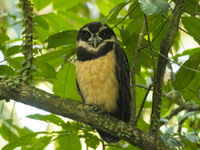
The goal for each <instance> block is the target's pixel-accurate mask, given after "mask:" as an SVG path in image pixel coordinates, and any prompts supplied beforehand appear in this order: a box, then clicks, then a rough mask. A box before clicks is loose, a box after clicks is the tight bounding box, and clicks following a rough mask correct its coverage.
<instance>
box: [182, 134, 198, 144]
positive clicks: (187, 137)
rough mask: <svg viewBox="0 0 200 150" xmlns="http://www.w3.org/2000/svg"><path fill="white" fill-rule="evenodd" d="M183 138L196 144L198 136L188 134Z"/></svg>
mask: <svg viewBox="0 0 200 150" xmlns="http://www.w3.org/2000/svg"><path fill="white" fill-rule="evenodd" d="M185 138H186V139H188V140H189V141H190V142H192V143H196V142H197V141H198V139H199V137H198V135H195V134H191V133H188V134H186V135H185Z"/></svg>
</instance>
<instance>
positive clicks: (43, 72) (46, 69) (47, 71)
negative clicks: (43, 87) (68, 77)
mask: <svg viewBox="0 0 200 150" xmlns="http://www.w3.org/2000/svg"><path fill="white" fill-rule="evenodd" d="M36 66H37V70H36V74H37V75H40V76H42V77H45V78H47V79H51V78H53V79H54V78H56V71H55V69H54V68H53V67H52V66H51V65H49V64H48V63H45V62H40V63H36Z"/></svg>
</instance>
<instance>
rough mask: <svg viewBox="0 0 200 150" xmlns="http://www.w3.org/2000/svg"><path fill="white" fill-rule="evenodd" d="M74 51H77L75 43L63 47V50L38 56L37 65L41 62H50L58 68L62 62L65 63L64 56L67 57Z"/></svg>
mask: <svg viewBox="0 0 200 150" xmlns="http://www.w3.org/2000/svg"><path fill="white" fill-rule="evenodd" d="M74 53H75V46H74V45H71V46H67V47H63V49H61V50H57V51H53V52H49V53H46V54H43V55H41V56H38V57H36V65H37V66H39V65H40V63H48V64H49V65H51V66H53V67H54V68H56V67H58V66H60V65H61V64H63V62H64V56H65V57H66V59H67V58H69V57H70V56H71V55H73V54H74Z"/></svg>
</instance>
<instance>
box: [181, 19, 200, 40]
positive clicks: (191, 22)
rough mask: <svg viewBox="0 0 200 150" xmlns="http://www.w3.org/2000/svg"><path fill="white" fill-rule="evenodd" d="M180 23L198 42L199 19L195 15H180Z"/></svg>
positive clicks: (199, 33)
mask: <svg viewBox="0 0 200 150" xmlns="http://www.w3.org/2000/svg"><path fill="white" fill-rule="evenodd" d="M182 23H183V25H184V28H185V29H186V30H187V31H188V33H189V34H190V35H191V36H192V37H193V38H194V39H195V41H196V42H198V43H199V44H200V30H199V28H200V19H198V18H196V17H182Z"/></svg>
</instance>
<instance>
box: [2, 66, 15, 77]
mask: <svg viewBox="0 0 200 150" xmlns="http://www.w3.org/2000/svg"><path fill="white" fill-rule="evenodd" d="M0 75H14V70H13V69H12V68H11V67H9V66H7V65H0Z"/></svg>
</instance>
